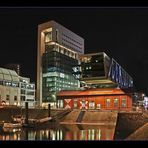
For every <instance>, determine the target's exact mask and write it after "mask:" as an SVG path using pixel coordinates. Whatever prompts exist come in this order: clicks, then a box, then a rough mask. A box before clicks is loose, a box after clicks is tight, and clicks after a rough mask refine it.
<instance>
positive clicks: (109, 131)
mask: <svg viewBox="0 0 148 148" xmlns="http://www.w3.org/2000/svg"><path fill="white" fill-rule="evenodd" d="M113 135H114V128H107V127H100V128H97V129H96V128H94V129H93V128H91V129H89V128H88V129H83V130H68V129H66V130H64V129H56V130H54V129H46V130H31V129H29V130H26V129H25V130H22V131H21V132H11V133H8V132H7V133H0V140H50V141H52V140H113Z"/></svg>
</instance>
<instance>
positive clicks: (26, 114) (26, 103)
mask: <svg viewBox="0 0 148 148" xmlns="http://www.w3.org/2000/svg"><path fill="white" fill-rule="evenodd" d="M25 124H28V102H25Z"/></svg>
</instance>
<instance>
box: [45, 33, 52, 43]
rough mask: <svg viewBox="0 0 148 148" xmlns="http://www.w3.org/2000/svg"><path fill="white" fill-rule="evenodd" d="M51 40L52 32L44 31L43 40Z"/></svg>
mask: <svg viewBox="0 0 148 148" xmlns="http://www.w3.org/2000/svg"><path fill="white" fill-rule="evenodd" d="M50 41H52V32H48V33H45V42H46V43H47V42H50Z"/></svg>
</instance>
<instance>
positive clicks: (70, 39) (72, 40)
mask: <svg viewBox="0 0 148 148" xmlns="http://www.w3.org/2000/svg"><path fill="white" fill-rule="evenodd" d="M62 35H63V36H65V37H66V38H68V39H70V40H72V41H73V42H75V43H77V44H79V45H82V44H81V43H79V42H77V41H76V40H74V39H72V38H70V37H69V36H67V35H65V34H64V33H62Z"/></svg>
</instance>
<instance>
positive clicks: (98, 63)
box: [73, 52, 133, 88]
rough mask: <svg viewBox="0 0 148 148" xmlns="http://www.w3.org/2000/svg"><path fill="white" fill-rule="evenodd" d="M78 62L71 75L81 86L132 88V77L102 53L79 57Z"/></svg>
mask: <svg viewBox="0 0 148 148" xmlns="http://www.w3.org/2000/svg"><path fill="white" fill-rule="evenodd" d="M80 61H81V64H80V65H78V66H77V70H74V71H73V74H74V76H75V77H77V78H79V80H80V81H81V83H82V85H83V83H84V85H87V86H88V87H94V88H114V87H119V88H130V87H133V79H132V77H131V76H130V75H129V74H128V73H127V72H126V71H125V70H124V69H123V68H122V67H121V66H120V65H119V64H118V63H117V62H116V61H115V60H114V59H112V58H110V57H109V56H107V55H106V54H105V53H104V52H100V53H92V54H84V55H80ZM73 69H76V67H74V68H73Z"/></svg>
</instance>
